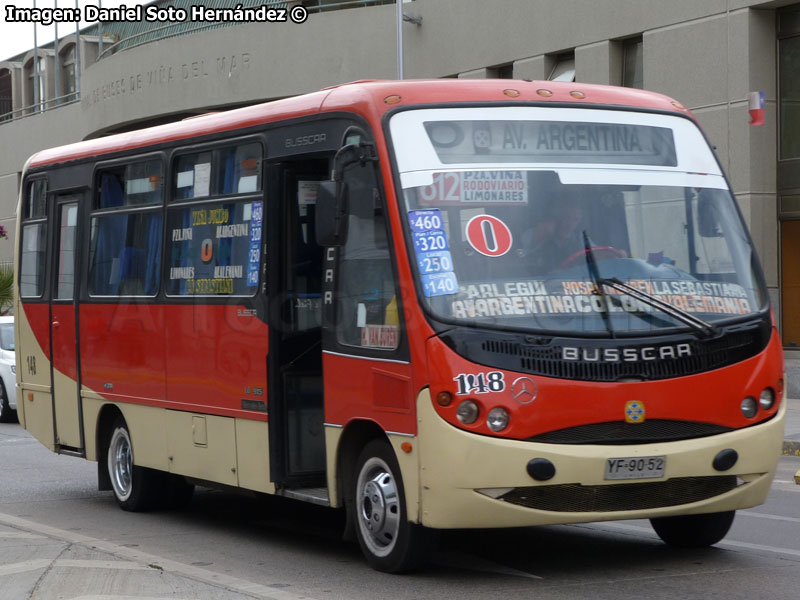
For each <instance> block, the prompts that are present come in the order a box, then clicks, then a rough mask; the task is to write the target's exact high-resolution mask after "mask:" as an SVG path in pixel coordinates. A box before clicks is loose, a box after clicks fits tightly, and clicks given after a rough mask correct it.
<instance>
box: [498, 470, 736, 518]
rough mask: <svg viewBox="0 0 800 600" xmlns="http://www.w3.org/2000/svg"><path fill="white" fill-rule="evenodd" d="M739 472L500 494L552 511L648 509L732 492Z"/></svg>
mask: <svg viewBox="0 0 800 600" xmlns="http://www.w3.org/2000/svg"><path fill="white" fill-rule="evenodd" d="M736 486H737V477H736V475H721V476H715V477H678V478H675V479H669V480H667V481H657V482H650V483H619V484H611V485H580V484H577V483H574V484H564V485H544V486H534V487H521V488H515V489H513V490H511V491H510V492H507V493H505V494H503V495H502V496H500V497H499V500H503V501H505V502H508V503H510V504H516V505H518V506H524V507H526V508H533V509H536V510H546V511H553V512H567V513H578V512H615V511H623V510H646V509H650V508H660V507H663V506H678V505H680V504H690V503H692V502H699V501H700V500H706V499H707V498H713V497H714V496H719V495H720V494H724V493H725V492H729V491H731V490H732V489H734V488H736Z"/></svg>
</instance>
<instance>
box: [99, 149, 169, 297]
mask: <svg viewBox="0 0 800 600" xmlns="http://www.w3.org/2000/svg"><path fill="white" fill-rule="evenodd" d="M163 173H164V165H163V164H162V162H161V159H150V160H144V161H142V160H139V161H135V162H131V163H126V164H122V165H116V166H113V167H108V168H106V169H103V170H102V171H99V172H98V176H97V177H98V179H97V181H98V185H97V190H98V195H97V199H96V202H95V207H96V210H97V211H103V212H98V213H96V214H93V215H92V221H91V250H90V252H89V294H90V295H92V296H155V295H156V293H157V292H158V284H159V277H160V272H161V238H162V229H163V225H162V223H163V218H162V214H161V203H162V201H163V197H164V186H163ZM142 206H145V207H149V208H148V209H147V210H141V208H140V207H142ZM130 209H135V212H132V211H131V210H130Z"/></svg>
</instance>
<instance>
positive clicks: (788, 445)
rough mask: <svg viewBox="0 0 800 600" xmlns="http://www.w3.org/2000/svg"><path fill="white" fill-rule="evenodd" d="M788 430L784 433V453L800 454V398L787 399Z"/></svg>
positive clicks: (790, 454)
mask: <svg viewBox="0 0 800 600" xmlns="http://www.w3.org/2000/svg"><path fill="white" fill-rule="evenodd" d="M786 402H787V406H786V431H785V432H784V434H783V453H784V454H785V455H787V456H800V399H794V398H787V399H786Z"/></svg>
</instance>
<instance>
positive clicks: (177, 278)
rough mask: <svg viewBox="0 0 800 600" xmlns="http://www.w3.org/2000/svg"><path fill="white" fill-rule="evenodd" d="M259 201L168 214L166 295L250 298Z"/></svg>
mask: <svg viewBox="0 0 800 600" xmlns="http://www.w3.org/2000/svg"><path fill="white" fill-rule="evenodd" d="M263 216H264V203H263V201H261V200H257V201H250V202H242V201H241V200H240V201H238V202H224V203H212V204H208V203H207V202H206V203H202V204H190V205H180V206H174V207H171V208H170V209H169V217H168V220H167V259H166V260H167V272H168V275H167V280H168V283H167V294H169V295H170V296H195V295H196V296H215V295H226V296H253V295H254V294H255V293H256V291H257V290H258V281H259V274H260V271H261V239H262V229H263Z"/></svg>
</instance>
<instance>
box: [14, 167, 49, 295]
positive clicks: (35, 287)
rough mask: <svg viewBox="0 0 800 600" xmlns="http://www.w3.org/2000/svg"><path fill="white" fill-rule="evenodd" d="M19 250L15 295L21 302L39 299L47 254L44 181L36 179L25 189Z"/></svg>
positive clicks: (45, 188)
mask: <svg viewBox="0 0 800 600" xmlns="http://www.w3.org/2000/svg"><path fill="white" fill-rule="evenodd" d="M22 212H23V219H24V223H23V225H22V246H21V248H20V262H21V263H22V264H21V265H20V272H19V293H20V296H21V297H23V298H40V297H41V296H42V294H43V293H44V282H45V278H44V273H45V266H46V257H47V255H46V250H47V221H46V219H47V180H46V179H37V180H35V181H31V182H30V185H29V186H28V197H27V198H26V200H25V204H24V207H23V211H22Z"/></svg>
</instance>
